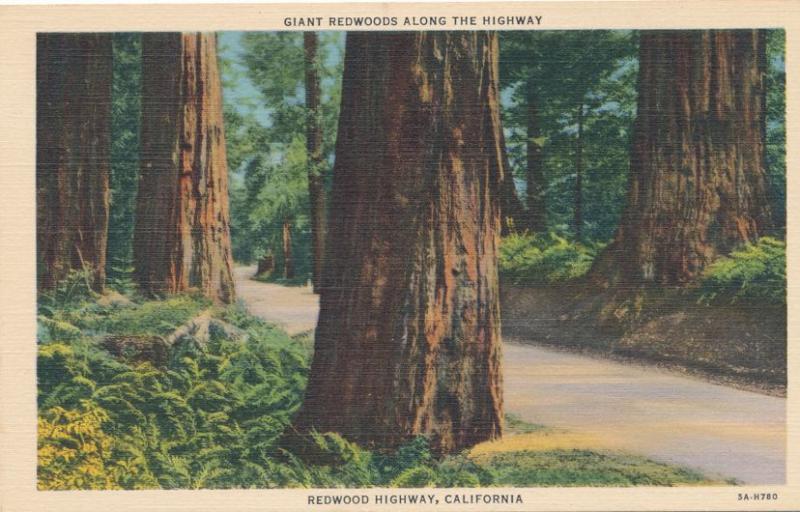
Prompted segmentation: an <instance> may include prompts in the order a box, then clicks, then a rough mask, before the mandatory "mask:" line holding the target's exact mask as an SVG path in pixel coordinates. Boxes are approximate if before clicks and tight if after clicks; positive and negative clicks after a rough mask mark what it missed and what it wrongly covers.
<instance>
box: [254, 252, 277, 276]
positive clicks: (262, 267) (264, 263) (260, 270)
mask: <svg viewBox="0 0 800 512" xmlns="http://www.w3.org/2000/svg"><path fill="white" fill-rule="evenodd" d="M274 270H275V257H274V256H273V255H272V252H267V253H266V254H264V255H263V256H261V258H259V260H258V266H257V267H256V275H257V276H261V275H269V274H271V273H272V272H273V271H274Z"/></svg>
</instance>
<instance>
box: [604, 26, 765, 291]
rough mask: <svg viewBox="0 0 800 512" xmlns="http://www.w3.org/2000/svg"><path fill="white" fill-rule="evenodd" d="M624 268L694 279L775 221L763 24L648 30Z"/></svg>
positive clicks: (641, 274)
mask: <svg viewBox="0 0 800 512" xmlns="http://www.w3.org/2000/svg"><path fill="white" fill-rule="evenodd" d="M639 69H640V71H639V73H640V77H639V100H638V117H637V121H636V125H635V134H634V144H633V151H632V158H631V180H630V192H629V198H628V207H627V210H626V213H625V215H624V217H623V221H622V224H621V227H620V231H619V234H618V240H617V243H616V244H615V250H616V251H617V257H616V259H617V261H618V262H619V263H620V265H619V268H623V269H624V272H623V274H624V275H628V276H630V277H633V278H636V279H639V280H643V281H645V282H648V281H649V282H657V283H662V284H680V283H685V282H688V281H691V280H693V279H695V278H696V277H697V276H698V275H699V274H700V272H701V271H702V270H703V268H704V267H705V266H706V265H707V264H708V263H709V262H710V261H712V260H713V259H714V258H715V257H716V256H717V255H719V254H726V253H728V252H730V251H731V249H733V248H734V247H736V246H737V245H740V244H744V243H748V242H754V241H755V240H756V239H757V238H758V236H759V234H760V233H763V232H764V230H765V228H767V227H768V225H769V212H768V209H767V201H766V195H765V178H764V175H765V174H764V142H765V113H766V108H765V107H766V105H765V78H766V77H765V75H766V41H765V35H764V32H763V31H759V30H705V31H663V32H662V31H658V32H643V33H642V35H641V44H640V64H639Z"/></svg>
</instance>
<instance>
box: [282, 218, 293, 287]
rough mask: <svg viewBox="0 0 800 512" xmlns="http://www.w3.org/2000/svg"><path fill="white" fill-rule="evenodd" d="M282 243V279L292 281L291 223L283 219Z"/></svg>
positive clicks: (289, 220)
mask: <svg viewBox="0 0 800 512" xmlns="http://www.w3.org/2000/svg"><path fill="white" fill-rule="evenodd" d="M281 238H282V241H283V277H284V278H286V279H294V260H293V259H292V258H293V257H292V221H291V219H284V221H283V230H282V233H281Z"/></svg>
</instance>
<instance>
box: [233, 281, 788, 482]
mask: <svg viewBox="0 0 800 512" xmlns="http://www.w3.org/2000/svg"><path fill="white" fill-rule="evenodd" d="M254 271H255V268H254V267H237V268H236V269H235V279H236V288H237V293H238V296H239V298H240V299H241V300H242V301H243V302H244V303H245V305H246V307H247V309H248V310H249V311H250V312H251V313H252V314H254V315H256V316H259V317H261V318H263V319H265V320H267V321H270V322H274V323H276V324H279V325H281V326H282V327H283V328H284V329H286V331H287V332H288V333H289V334H292V335H294V334H299V333H302V332H307V331H311V330H313V329H314V327H315V325H316V320H317V313H318V308H319V306H318V297H317V296H316V295H314V294H313V293H312V292H311V289H310V288H309V287H285V286H281V285H277V284H270V283H263V282H257V281H254V280H252V279H251V277H252V275H253V273H254ZM536 341H537V340H534V339H521V338H516V337H509V336H506V337H505V345H504V355H505V358H504V369H503V373H504V382H505V408H506V411H507V412H509V413H512V414H514V415H515V416H516V417H518V418H520V419H521V420H523V421H526V422H532V423H536V424H544V425H547V426H548V427H551V428H556V429H566V430H567V431H568V432H569V433H570V435H568V436H561V438H560V441H559V442H561V443H562V444H564V443H566V444H567V445H568V444H570V443H572V444H576V443H577V445H576V446H573V447H574V448H582V447H583V445H587V444H588V445H592V447H594V448H598V449H615V450H623V451H628V452H632V453H638V454H641V455H645V456H647V457H650V458H652V459H654V460H660V461H663V462H669V463H674V464H680V465H684V466H688V467H693V468H696V469H698V470H701V471H703V472H704V473H705V474H707V475H709V476H715V475H716V476H719V477H724V478H735V479H737V480H739V481H742V482H744V483H748V484H767V483H771V484H779V483H783V482H784V481H785V451H786V428H785V424H786V422H785V420H786V400H785V399H784V398H781V397H775V396H765V395H762V394H758V393H754V392H750V391H746V390H741V389H735V388H731V387H728V386H722V385H719V384H714V383H709V382H705V381H703V380H700V379H697V378H694V377H691V376H685V375H681V374H676V373H674V372H670V371H668V370H666V369H663V368H657V367H650V366H644V365H641V364H627V363H623V362H617V361H611V360H607V359H601V358H596V357H592V356H587V355H584V354H576V353H572V352H568V351H564V350H557V349H554V348H551V347H546V346H539V345H536V344H535V343H536ZM570 436H572V437H570ZM521 441H522V439H520V441H517V443H519V442H521ZM579 441H580V442H579ZM506 442H510V443H512V445H513V444H514V442H515V441H512V440H509V441H506ZM532 442H537V441H535V440H534V441H532ZM578 445H580V446H578ZM516 448H519V447H516Z"/></svg>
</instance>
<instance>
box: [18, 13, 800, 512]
mask: <svg viewBox="0 0 800 512" xmlns="http://www.w3.org/2000/svg"><path fill="white" fill-rule="evenodd" d="M784 43H785V33H784V31H783V30H780V29H761V28H753V29H736V30H729V29H724V30H723V29H708V30H570V31H556V30H545V29H533V30H531V29H525V30H504V31H499V32H493V31H450V30H425V31H417V32H404V31H394V32H383V31H378V32H359V31H351V32H342V31H317V32H312V31H302V29H297V30H287V31H272V32H263V31H262V32H255V31H253V32H232V31H229V32H217V33H210V32H208V33H207V32H182V33H181V32H142V33H132V32H131V33H127V32H126V33H122V32H114V33H110V32H106V33H87V32H82V33H79V32H70V33H52V32H47V33H39V34H38V35H37V38H36V203H37V204H36V258H37V276H36V278H37V286H38V296H37V299H38V301H37V347H38V349H37V354H38V356H37V384H38V388H37V404H38V428H37V439H38V468H37V482H38V488H39V490H47V491H53V490H111V489H243V488H256V489H274V488H367V487H379V488H425V487H434V488H435V487H439V488H473V487H481V488H486V489H485V490H484V491H482V492H484V493H485V494H482V495H481V496H489V497H490V498H489V499H490V501H489V502H486V501H485V500H486V498H480V499H483V500H484V501H475V498H474V495H472V494H466V495H463V496H464V497H462V494H454V495H453V496H451V498H452V499H455V500H456V501H451V503H455V504H458V503H460V501H458V500H464V502H465V503H469V504H474V503H478V502H480V503H484V502H486V503H493V504H498V503H503V504H505V503H512V504H513V503H518V501H516V500H518V499H519V498H518V497H517V496H516V495H514V494H513V493H512V494H509V493H508V492H507V491H505V492H503V493H501V494H492V491H491V489H492V488H499V487H503V488H528V487H543V486H551V487H601V486H602V487H629V486H733V485H751V484H777V485H782V484H785V483H786V387H787V344H786V340H787V306H786V303H787V301H786V291H787V287H786V159H785V153H786V147H785V141H786V118H785V57H784V53H785V51H784V48H785V44H784ZM31 342H32V340H31ZM419 492H420V494H419V496H417V495H414V494H408V495H407V496H404V498H405V499H411V497H415V499H417V500H419V501H418V502H419V503H422V504H425V503H426V501H424V500H426V499H428V498H427V497H426V495H425V494H424V491H419ZM448 496H449V495H448ZM745 496H747V494H745ZM453 497H454V498H453ZM385 499H386V500H389V499H390V497H389V496H388V495H387V496H385ZM392 499H393V498H392ZM386 503H387V504H388V503H389V501H386ZM409 503H410V502H409Z"/></svg>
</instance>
